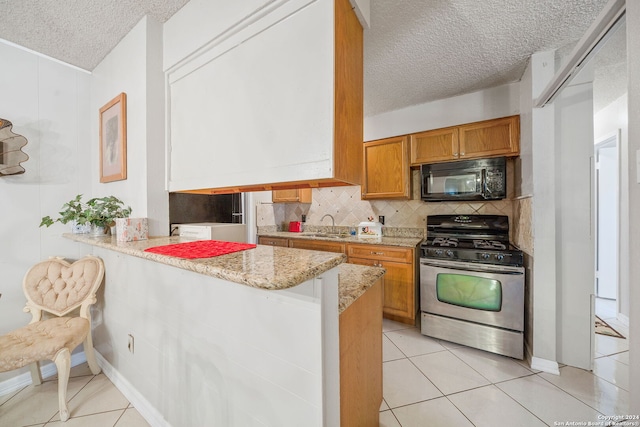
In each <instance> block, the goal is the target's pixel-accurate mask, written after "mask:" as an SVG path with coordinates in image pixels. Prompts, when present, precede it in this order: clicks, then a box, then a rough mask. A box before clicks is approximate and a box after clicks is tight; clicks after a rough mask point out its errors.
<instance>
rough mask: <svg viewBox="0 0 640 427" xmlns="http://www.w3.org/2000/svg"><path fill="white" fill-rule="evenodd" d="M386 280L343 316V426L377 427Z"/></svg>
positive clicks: (341, 347)
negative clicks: (383, 300)
mask: <svg viewBox="0 0 640 427" xmlns="http://www.w3.org/2000/svg"><path fill="white" fill-rule="evenodd" d="M382 292H383V286H382V279H379V280H378V281H377V282H376V283H375V284H374V285H373V286H372V287H371V288H369V289H368V290H367V291H366V292H365V293H364V294H363V295H362V296H361V297H360V298H358V299H357V300H356V301H354V302H353V304H351V305H350V306H349V307H347V309H346V310H345V311H344V312H342V314H341V315H340V425H341V426H344V427H349V426H377V425H378V424H379V416H380V412H379V411H380V404H381V403H382Z"/></svg>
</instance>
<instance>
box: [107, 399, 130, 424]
mask: <svg viewBox="0 0 640 427" xmlns="http://www.w3.org/2000/svg"><path fill="white" fill-rule="evenodd" d="M129 406H131V402H129ZM129 406H127V407H126V408H124V409H123V410H122V413H121V414H120V416H119V417H118V419H117V420H116V422H115V423H113V425H112V426H111V427H116V426H117V425H118V423H119V422H120V420H121V419H122V417H124V414H125V412H127V409H129Z"/></svg>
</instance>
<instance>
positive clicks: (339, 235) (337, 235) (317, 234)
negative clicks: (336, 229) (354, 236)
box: [302, 233, 350, 239]
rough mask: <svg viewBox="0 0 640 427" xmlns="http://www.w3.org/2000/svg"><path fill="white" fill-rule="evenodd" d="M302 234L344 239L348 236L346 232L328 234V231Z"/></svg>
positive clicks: (304, 234)
mask: <svg viewBox="0 0 640 427" xmlns="http://www.w3.org/2000/svg"><path fill="white" fill-rule="evenodd" d="M302 235H303V236H309V237H323V238H328V239H346V238H347V237H350V236H349V235H348V234H330V233H303V234H302Z"/></svg>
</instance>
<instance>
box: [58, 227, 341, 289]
mask: <svg viewBox="0 0 640 427" xmlns="http://www.w3.org/2000/svg"><path fill="white" fill-rule="evenodd" d="M64 237H66V238H68V239H71V240H74V241H76V242H81V243H86V244H89V245H93V246H98V247H101V248H105V249H111V250H114V251H117V252H121V253H124V254H127V255H132V256H135V257H139V258H144V259H148V260H152V261H156V262H160V263H162V264H167V265H171V266H174V267H178V268H182V269H184V270H191V271H195V272H196V273H200V274H205V275H207V276H212V277H217V278H219V279H224V280H229V281H231V282H235V283H240V284H243V285H247V286H251V287H254V288H261V289H271V290H275V289H287V288H291V287H293V286H296V285H299V284H300V283H302V282H304V281H306V280H309V279H312V278H313V277H316V276H318V275H319V274H321V273H323V272H325V271H327V270H330V269H332V268H333V267H336V266H338V265H340V264H341V263H343V262H344V261H346V259H347V257H346V256H345V255H344V254H337V253H332V252H320V251H304V250H299V249H291V248H279V247H272V246H266V245H258V246H257V247H256V248H255V249H248V250H245V251H240V252H234V253H231V254H227V255H221V256H217V257H213V258H196V259H183V258H176V257H172V256H167V255H159V254H154V253H150V252H145V251H144V250H145V249H147V248H151V247H154V246H163V245H171V244H175V243H186V242H193V240H191V239H185V238H183V237H182V238H181V237H178V236H175V237H150V238H149V239H148V240H138V241H135V242H118V241H117V240H116V238H115V237H112V236H97V237H96V236H91V235H88V234H70V233H67V234H64Z"/></svg>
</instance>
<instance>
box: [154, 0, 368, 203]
mask: <svg viewBox="0 0 640 427" xmlns="http://www.w3.org/2000/svg"><path fill="white" fill-rule="evenodd" d="M338 1H340V0H338ZM344 1H345V2H346V0H344ZM215 3H219V4H223V5H224V4H227V3H231V4H232V5H229V4H227V5H226V6H225V8H226V9H224V13H223V14H222V15H224V16H225V17H226V19H227V20H232V19H240V21H237V22H235V23H232V24H229V23H228V21H227V23H225V22H222V21H223V20H222V18H220V17H218V18H216V15H215V14H213V13H212V12H210V13H211V15H210V16H212V17H213V18H212V27H213V28H215V30H216V31H219V33H217V34H216V33H215V31H213V30H212V29H211V27H209V28H205V27H206V26H203V25H202V23H203V22H205V20H204V18H203V14H205V13H207V9H208V8H210V5H209V4H208V2H207V1H197V2H196V3H193V0H192V2H190V3H189V4H187V5H186V6H185V9H183V10H181V11H180V12H179V14H177V15H176V16H175V17H174V18H172V19H171V20H170V21H168V22H167V27H166V29H165V68H166V69H165V71H166V76H167V90H168V93H167V94H168V96H167V103H168V105H167V108H168V111H167V114H168V123H169V129H168V132H167V134H168V136H167V138H168V141H167V143H168V145H167V147H168V156H167V157H168V159H169V160H168V174H167V175H168V176H167V178H168V189H169V191H186V190H202V189H221V188H223V189H226V190H225V191H222V192H228V190H229V189H230V188H231V189H236V190H235V191H245V190H249V188H248V187H250V186H253V187H255V188H254V189H256V188H260V186H261V185H264V187H263V188H265V189H268V188H270V187H269V185H270V184H276V187H277V184H278V183H287V182H289V183H291V182H297V183H300V182H303V183H304V182H316V183H317V182H320V181H323V180H328V181H329V182H331V181H332V180H335V178H336V176H337V175H336V166H338V165H336V163H335V161H336V158H335V157H336V155H337V156H338V157H339V156H341V155H342V154H336V153H335V151H336V150H335V146H336V145H335V142H336V141H335V136H336V135H337V133H336V132H335V129H336V128H337V127H339V125H338V124H336V120H338V119H337V117H338V115H337V114H336V111H337V110H338V109H340V107H339V108H338V109H336V107H335V105H334V94H335V93H336V90H337V87H339V84H337V83H336V73H335V70H336V59H335V58H336V53H335V52H336V51H335V49H336V43H335V40H336V39H335V37H336V22H335V21H336V18H335V11H334V1H333V0H315V1H310V0H289V1H271V2H268V1H264V0H262V1H256V0H254V1H249V2H215ZM235 3H243V4H242V5H236V4H235ZM188 6H192V7H191V8H190V9H186V8H187V7H188ZM198 10H200V13H198ZM191 24H193V26H194V28H193V32H194V33H195V34H196V36H195V39H197V41H198V44H199V45H200V47H199V48H198V47H197V46H194V45H192V44H193V42H192V41H188V42H187V41H186V40H191V39H185V38H184V37H183V34H185V33H189V30H190V28H191ZM212 31H213V32H212ZM360 31H362V30H361V28H360ZM205 32H208V33H207V34H204V33H205ZM183 41H184V43H186V44H187V46H186V47H185V46H184V45H183V44H181V43H182V42H183ZM190 43H191V44H190ZM360 74H361V71H360ZM361 81H362V76H361V75H360V82H361ZM360 104H361V98H360ZM360 121H361V120H360ZM345 122H346V120H345ZM357 142H358V143H359V144H361V143H362V135H361V126H360V138H359V141H357ZM354 152H355V151H354ZM274 188H275V187H274ZM212 192H215V191H212Z"/></svg>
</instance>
